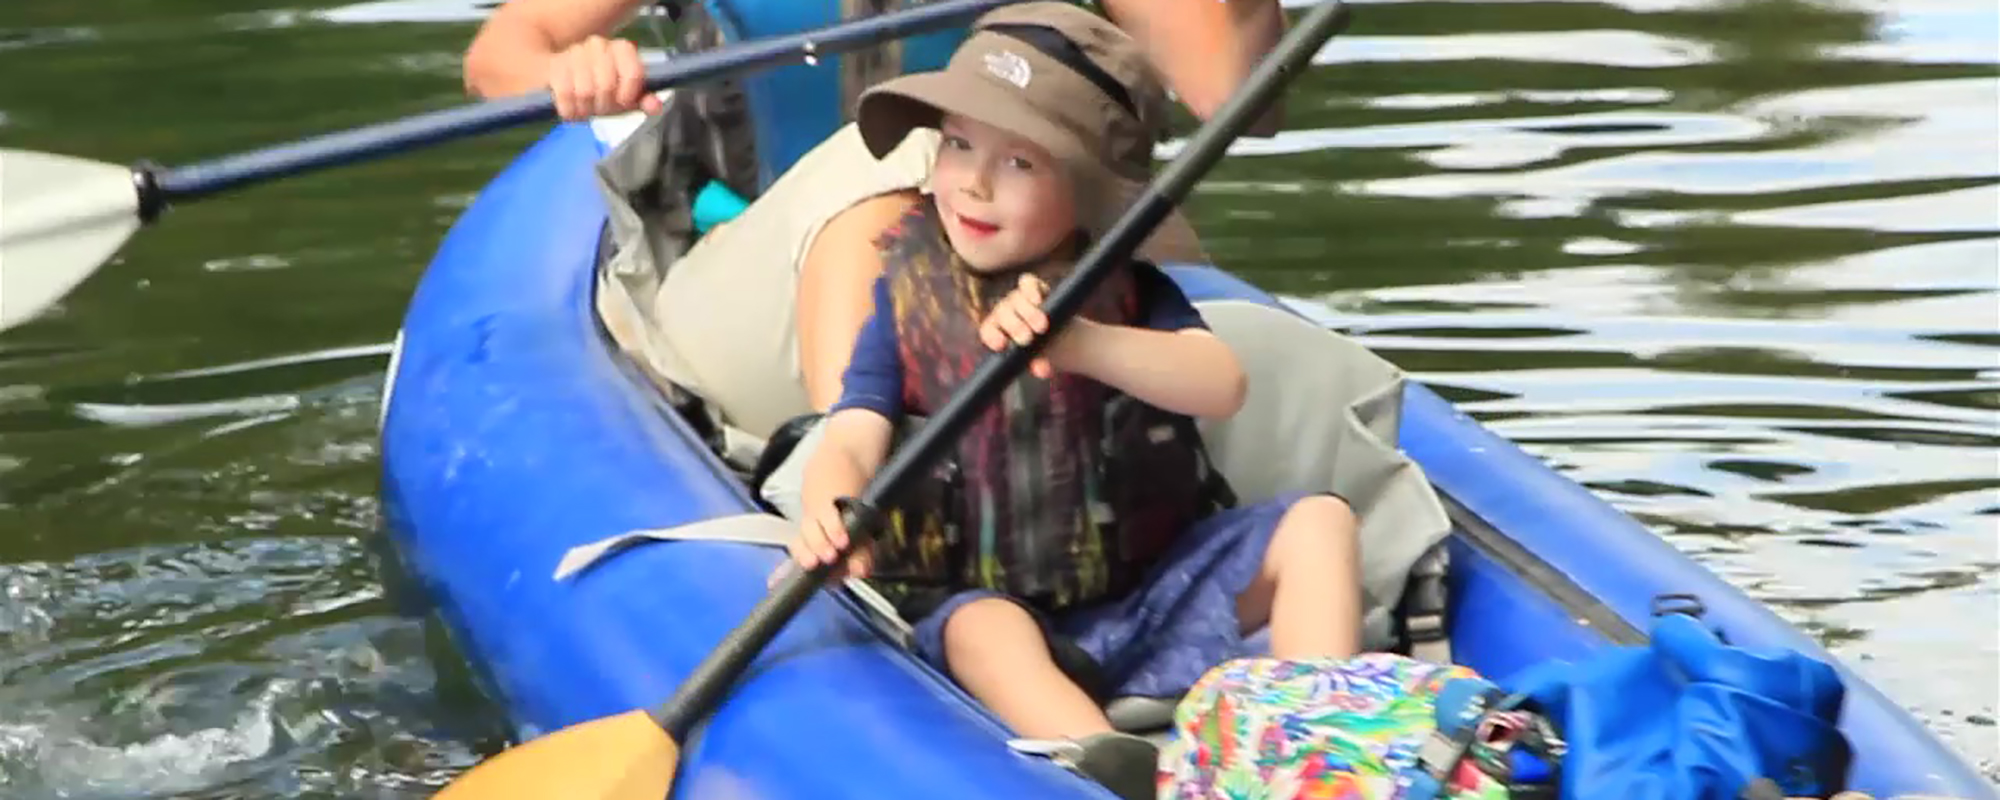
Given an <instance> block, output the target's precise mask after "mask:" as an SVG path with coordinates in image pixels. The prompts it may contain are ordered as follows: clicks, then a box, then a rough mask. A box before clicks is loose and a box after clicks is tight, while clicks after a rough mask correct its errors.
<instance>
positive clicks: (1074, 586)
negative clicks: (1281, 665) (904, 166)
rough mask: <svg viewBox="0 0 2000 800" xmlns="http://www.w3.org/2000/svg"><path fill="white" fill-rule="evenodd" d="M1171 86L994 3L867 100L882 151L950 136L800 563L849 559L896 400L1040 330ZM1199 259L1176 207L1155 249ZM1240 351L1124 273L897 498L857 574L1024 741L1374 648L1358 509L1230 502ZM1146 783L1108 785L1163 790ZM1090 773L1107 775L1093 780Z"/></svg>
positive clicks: (1154, 283) (916, 406)
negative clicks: (1267, 648)
mask: <svg viewBox="0 0 2000 800" xmlns="http://www.w3.org/2000/svg"><path fill="white" fill-rule="evenodd" d="M1164 107H1165V98H1164V92H1163V91H1162V90H1161V89H1160V87H1159V84H1158V82H1157V79H1156V78H1155V77H1154V76H1153V75H1152V74H1151V72H1150V71H1149V68H1148V67H1147V66H1146V64H1145V61H1144V55H1143V53H1141V52H1140V51H1139V49H1138V48H1137V46H1136V45H1135V44H1134V43H1133V41H1132V40H1131V39H1130V38H1128V37H1127V36H1126V35H1125V34H1124V33H1122V32H1120V31H1119V30H1118V29H1117V28H1115V27H1113V26H1112V25H1111V24H1110V23H1108V22H1106V21H1104V20H1102V19H1100V18H1098V17H1096V16H1095V15H1092V14H1090V13H1088V12H1086V11H1083V10H1080V9H1077V8H1075V7H1074V6H1071V5H1069V4H1066V3H1025V4H1018V5H1012V6H1008V7H1005V8H1002V9H1000V10H998V11H994V12H992V13H990V14H988V15H986V16H985V17H983V18H981V20H980V21H979V22H978V23H977V24H976V26H975V27H974V31H973V33H972V35H971V37H970V38H968V39H967V40H966V42H965V43H964V45H962V46H961V47H960V48H959V50H958V51H957V52H956V53H955V54H954V56H953V57H952V60H951V63H950V64H949V65H948V66H947V67H946V68H945V69H943V70H941V71H938V72H932V73H923V74H917V75H909V76H905V77H902V78H897V79H894V80H890V81H887V82H885V83H883V84H881V85H879V86H877V87H875V88H873V89H871V90H869V91H868V92H867V93H865V94H864V95H863V96H862V98H861V101H860V104H859V107H858V109H857V120H858V126H859V128H860V132H861V135H862V137H863V138H864V140H865V141H866V142H867V144H868V147H869V149H870V150H871V151H873V152H874V153H875V154H876V155H877V156H878V157H880V156H881V155H883V154H885V153H887V152H889V151H890V150H891V149H892V148H894V147H895V146H896V145H897V144H898V143H899V142H901V140H902V139H903V137H904V136H905V135H907V134H908V133H909V132H910V131H911V130H912V129H914V128H918V127H932V128H936V129H938V130H939V131H940V133H941V134H942V136H941V140H940V145H939V148H938V152H937V155H936V160H935V163H934V165H933V168H932V174H931V181H930V186H929V190H930V191H929V194H927V195H926V196H925V197H924V198H923V200H922V201H921V202H919V203H918V204H917V205H916V207H915V208H914V209H913V210H912V211H911V212H910V213H909V214H908V215H907V216H906V217H904V219H903V220H902V222H901V224H900V225H898V226H897V227H896V228H894V229H892V230H891V231H889V232H888V233H886V234H885V235H884V236H883V238H882V240H881V242H880V247H881V252H882V261H883V265H884V267H883V268H884V272H883V274H882V276H881V277H880V278H879V279H878V280H877V282H876V285H875V308H874V312H873V316H871V317H870V318H869V320H868V322H867V323H866V324H865V325H864V327H863V329H862V331H861V334H860V336H859V337H858V338H857V340H856V342H855V350H854V356H853V359H852V361H851V362H850V365H849V367H848V370H847V372H846V374H845V377H844V380H843V386H842V396H841V400H840V401H839V402H838V403H837V404H835V405H834V406H833V409H832V410H831V411H830V413H829V416H828V419H827V421H826V423H825V428H826V430H825V434H824V435H825V438H824V439H823V441H822V442H821V443H820V445H819V447H818V448H817V449H816V450H815V451H814V453H813V455H812V456H811V459H810V460H809V461H808V463H807V466H806V468H805V477H804V492H803V497H802V500H803V505H804V510H803V513H802V517H803V521H802V531H801V535H800V537H799V538H798V539H797V540H795V541H794V542H793V543H792V545H791V554H792V557H793V559H794V560H795V561H796V562H797V563H798V564H799V565H800V566H802V567H805V568H811V567H813V566H815V565H817V564H820V563H823V562H828V561H831V560H834V559H836V558H838V557H839V552H840V550H841V549H842V548H844V547H845V546H846V544H847V541H848V540H847V532H846V530H845V529H844V527H843V525H842V523H841V520H840V515H839V513H838V512H837V511H835V510H834V504H833V503H834V499H835V498H837V497H841V496H845V495H855V494H859V493H860V491H861V489H862V488H863V487H864V486H865V484H866V483H867V481H868V479H869V478H870V477H871V476H872V475H873V474H874V472H875V470H876V469H878V468H879V467H880V466H881V464H882V461H883V459H884V457H885V456H886V455H887V453H888V451H889V448H890V446H891V443H892V439H893V438H894V432H895V426H896V424H897V423H898V422H899V421H901V420H902V419H903V417H904V416H905V415H925V414H930V413H934V412H935V411H936V410H937V409H938V408H939V407H940V406H942V405H943V403H944V402H945V401H946V400H947V399H948V398H950V397H951V395H952V394H953V393H954V392H955V391H957V389H958V388H959V386H960V385H961V384H962V383H963V382H964V381H965V380H966V379H967V378H968V377H969V376H970V375H971V373H972V371H973V368H974V367H975V366H976V365H977V364H978V363H979V361H980V360H981V359H982V358H983V357H984V356H986V355H987V353H988V351H993V350H1000V349H1003V348H1004V347H1005V346H1006V344H1007V342H1009V341H1013V342H1018V343H1023V344H1025V343H1027V342H1029V341H1031V340H1032V339H1033V337H1035V336H1038V335H1041V334H1043V333H1045V332H1046V331H1047V330H1048V323H1049V321H1048V319H1047V317H1046V316H1045V315H1044V314H1043V313H1042V311H1041V303H1042V300H1043V297H1044V295H1045V294H1046V293H1047V291H1048V287H1049V286H1050V285H1051V284H1052V283H1054V282H1056V281H1058V280H1060V279H1061V277H1062V276H1063V275H1065V274H1067V273H1068V272H1069V270H1070V269H1072V268H1073V267H1074V266H1075V264H1074V262H1075V260H1076V259H1077V258H1078V257H1079V256H1080V255H1081V254H1082V252H1083V251H1084V249H1085V246H1086V244H1087V243H1088V241H1089V240H1090V238H1091V237H1097V236H1102V235H1104V233H1105V232H1106V231H1107V230H1108V229H1109V227H1110V226H1111V224H1112V223H1113V222H1115V221H1116V220H1117V218H1118V216H1119V215H1120V214H1121V213H1122V212H1123V211H1124V209H1125V208H1126V206H1127V205H1128V204H1129V202H1130V200H1131V199H1132V198H1133V197H1135V196H1136V195H1137V193H1138V191H1139V190H1140V189H1142V188H1143V185H1144V181H1145V179H1146V178H1147V176H1148V174H1149V173H1150V170H1151V166H1152V145H1153V142H1154V141H1155V131H1156V130H1157V127H1156V125H1155V122H1154V121H1155V120H1157V119H1158V116H1157V114H1158V112H1159V110H1160V109H1163V108H1164ZM1140 255H1141V256H1142V257H1144V258H1147V259H1154V260H1188V259H1192V258H1199V251H1198V248H1196V247H1194V239H1193V232H1192V229H1191V228H1189V227H1188V225H1187V223H1186V221H1185V220H1183V219H1181V218H1179V217H1178V216H1177V215H1176V216H1173V217H1170V218H1169V220H1168V221H1167V222H1166V224H1164V225H1163V226H1162V228H1161V230H1160V232H1159V233H1157V234H1155V235H1154V236H1153V237H1152V238H1151V239H1150V240H1149V241H1148V242H1147V244H1146V245H1145V246H1143V247H1142V248H1141V249H1140ZM1244 391H1245V379H1244V375H1243V371H1242V369H1241V367H1240V365H1239V364H1238V363H1237V361H1236V358H1235V355H1234V354H1233V353H1232V352H1231V351H1230V349H1229V348H1228V346H1227V345H1225V344H1224V343H1223V342H1222V341H1221V340H1220V339H1218V338H1216V337H1215V336H1214V335H1213V334H1211V333H1209V332H1208V330H1207V326H1206V324H1205V323H1204V322H1203V321H1202V318H1201V315H1200V314H1199V313H1198V312H1197V311H1196V310H1195V309H1194V307H1193V305H1192V304H1191V303H1189V302H1188V300H1187V298H1186V297H1185V296H1184V295H1183V294H1182V293H1181V292H1180V291H1179V289H1178V288H1177V287H1176V286H1175V285H1174V284H1173V282H1172V281H1171V280H1169V279H1168V278H1167V277H1166V276H1165V275H1164V274H1163V273H1161V272H1160V271H1159V269H1157V268H1156V267H1155V266H1153V265H1152V264H1151V263H1146V262H1145V261H1140V262H1136V263H1131V264H1126V265H1121V266H1120V267H1119V268H1118V270H1117V271H1116V272H1115V273H1114V274H1113V275H1112V276H1110V277H1109V278H1108V279H1107V280H1105V282H1104V283H1103V284H1102V285H1101V287H1100V288H1099V289H1098V290H1097V292H1096V293H1095V295H1094V296H1093V297H1092V298H1091V300H1090V302H1089V303H1087V304H1086V307H1085V310H1084V313H1083V314H1082V315H1080V316H1079V317H1078V318H1077V319H1075V320H1073V321H1072V322H1071V323H1070V324H1069V325H1068V326H1067V327H1066V328H1065V329H1064V330H1063V332H1062V334H1061V335H1060V336H1059V337H1058V338H1056V339H1055V340H1053V341H1051V342H1050V343H1049V344H1048V346H1047V347H1046V348H1045V349H1044V350H1043V351H1042V354H1041V355H1040V357H1038V358H1037V359H1036V360H1035V361H1034V362H1033V363H1032V366H1031V367H1030V375H1027V376H1023V377H1022V378H1020V379H1019V380H1017V381H1016V382H1015V383H1014V384H1012V385H1010V386H1009V387H1008V388H1006V389H1005V390H1003V391H1002V393H1001V395H1000V398H999V400H998V401H997V402H996V404H995V407H992V408H989V409H987V410H986V411H984V412H983V413H982V414H981V416H980V417H979V418H978V419H977V420H975V421H974V422H973V423H972V425H970V426H969V427H968V429H967V433H966V434H965V435H964V437H963V438H962V440H961V442H960V443H959V444H958V446H957V449H956V451H955V454H954V456H953V457H952V458H949V459H946V462H945V463H944V464H943V465H942V466H941V467H939V468H938V469H937V470H936V471H935V472H934V473H933V474H932V475H931V476H930V479H929V480H927V481H925V482H923V484H922V486H921V487H919V488H917V489H915V490H912V491H909V492H906V493H905V496H903V497H901V498H898V499H897V500H896V502H895V505H894V506H892V507H891V508H888V509H885V511H887V512H888V514H887V517H888V524H887V525H886V526H885V530H883V531H882V532H881V533H880V535H878V536H877V538H876V541H875V542H874V544H873V546H872V547H871V548H867V549H862V550H859V551H857V552H855V553H852V554H850V555H849V556H848V558H847V562H846V563H845V564H844V565H843V569H842V571H843V572H844V573H845V574H848V575H855V576H862V577H867V578H870V579H871V580H872V581H874V582H875V583H876V584H877V585H879V586H880V587H881V588H883V589H884V590H885V594H888V595H889V596H890V597H892V598H895V599H896V602H897V604H898V610H899V611H900V612H901V613H902V614H903V615H904V616H905V617H906V618H908V619H910V620H911V621H912V622H913V624H914V626H915V628H916V638H917V649H918V651H919V652H920V654H921V655H922V656H923V657H924V658H925V659H926V660H927V661H929V662H930V663H931V664H933V665H934V666H936V667H937V668H938V669H940V670H943V671H944V672H945V673H946V674H948V675H950V676H951V677H952V679H953V680H955V681H957V682H958V683H959V684H960V685H961V686H963V687H965V689H966V690H967V691H968V692H969V693H971V694H972V695H973V696H974V697H976V698H978V699H979V700H980V701H981V702H982V703H984V704H986V705H987V706H988V707H989V708H991V709H992V710H993V712H994V713H995V714H997V715H998V716H999V717H1000V718H1001V719H1002V720H1004V721H1005V722H1006V723H1008V724H1009V725H1010V726H1012V727H1013V728H1014V729H1016V730H1017V731H1018V732H1020V733H1021V734H1022V735H1024V736H1028V737H1033V738H1072V739H1077V740H1079V741H1080V742H1081V743H1082V744H1083V745H1084V747H1085V749H1086V754H1087V752H1088V749H1089V748H1090V747H1092V746H1094V745H1098V744H1103V743H1106V742H1118V741H1121V738H1122V740H1124V741H1126V743H1127V744H1129V740H1130V739H1131V737H1123V735H1122V734H1114V733H1112V729H1111V725H1110V722H1109V721H1108V720H1107V719H1106V718H1105V715H1104V713H1103V711H1102V710H1101V703H1102V702H1104V701H1106V700H1108V699H1110V698H1112V697H1116V696H1125V695H1151V696H1174V695H1178V694H1179V693H1181V692H1183V691H1185V690H1186V689H1187V687H1188V686H1189V685H1191V684H1192V683H1193V682H1194V680H1195V679H1196V678H1198V677H1200V675H1201V674H1202V672H1203V671H1205V670H1206V669H1208V668H1209V667H1211V666H1213V665H1214V664H1216V663H1219V662H1221V661H1223V660H1226V659H1229V658H1233V657H1236V656H1239V655H1248V654H1249V653H1247V652H1245V650H1244V647H1243V639H1244V637H1245V635H1246V634H1248V633H1250V632H1254V631H1256V630H1257V629H1258V628H1261V627H1263V626H1264V625H1266V624H1269V625H1270V626H1271V634H1272V635H1271V642H1272V651H1273V654H1274V655H1277V656H1279V657H1284V658H1311V657H1342V656H1347V655H1351V654H1353V653H1354V652H1356V651H1357V650H1358V649H1359V646H1360V642H1359V640H1360V632H1359V631H1360V625H1361V610H1360V609H1361V597H1360V575H1359V563H1360V559H1359V555H1358V553H1357V552H1356V541H1357V537H1356V533H1355V528H1356V521H1355V518H1354V515H1353V513H1352V511H1351V510H1349V508H1348V506H1347V504H1346V503H1345V502H1343V501H1342V500H1340V499H1339V498H1337V497H1333V496H1331V495H1324V494H1321V495H1310V496H1288V497H1282V498H1278V499H1275V500H1271V501H1268V502H1265V503H1260V504H1256V505H1252V506H1247V507H1241V508H1235V507H1232V506H1234V500H1233V498H1232V497H1231V496H1230V493H1229V491H1228V487H1227V486H1226V485H1225V484H1224V483H1223V481H1222V479H1221V476H1220V475H1219V474H1217V473H1214V472H1213V471H1211V469H1210V467H1209V463H1208V459H1207V455H1206V453H1205V452H1204V451H1203V449H1202V445H1201V441H1200V436H1199V434H1198V432H1197V429H1196V427H1195V425H1194V422H1193V418H1194V417H1226V416H1228V415H1230V414H1234V413H1235V412H1236V410H1237V409H1238V408H1240V407H1241V405H1242V402H1243V394H1244ZM1144 766H1145V767H1146V769H1145V771H1144V772H1143V774H1140V775H1131V776H1125V777H1121V778H1118V779H1115V780H1108V779H1106V778H1105V777H1104V776H1095V775H1094V777H1099V778H1100V780H1106V782H1107V783H1108V784H1111V785H1112V788H1113V789H1114V790H1116V791H1118V792H1120V793H1121V794H1125V795H1127V796H1149V795H1150V792H1151V779H1152V772H1151V764H1145V765H1144ZM1086 771H1088V770H1086Z"/></svg>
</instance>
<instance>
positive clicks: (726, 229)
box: [599, 124, 938, 440]
mask: <svg viewBox="0 0 2000 800" xmlns="http://www.w3.org/2000/svg"><path fill="white" fill-rule="evenodd" d="M634 138H638V137H637V136H635V137H634ZM937 141H938V140H937V135H936V134H935V133H934V132H929V131H920V132H918V133H917V134H916V135H912V136H911V137H909V138H908V139H907V140H905V141H904V142H903V143H902V144H901V145H900V146H898V147H897V148H895V149H894V150H892V151H891V152H889V154H888V155H886V156H884V157H883V158H882V159H880V160H877V159H876V158H875V157H874V156H873V155H871V154H870V153H869V152H868V149H867V148H866V147H864V146H863V145H862V142H861V137H860V135H859V134H858V133H857V131H856V130H855V127H854V126H853V125H851V124H850V125H846V126H843V127H841V128H840V129H839V130H838V131H835V132H834V134H833V136H831V137H829V138H828V139H827V140H826V141H824V142H822V143H820V145H819V146H818V147H815V148H813V149H812V150H810V151H808V152H807V153H806V154H805V156H803V157H801V158H800V159H799V162H798V163H797V164H795V165H794V166H793V167H792V168H791V169H790V170H788V171H786V172H785V174H784V175H782V176H780V177H779V178H778V180H777V181H776V182H774V183H772V184H771V187H770V188H769V189H768V190H766V191H765V192H764V193H763V194H762V195H760V196H759V197H758V198H757V200H756V202H753V203H751V204H750V206H749V208H747V209H745V210H744V211H743V213H742V214H741V215H739V216H737V217H736V218H735V219H733V220H731V221H729V222H728V223H727V224H725V225H723V226H721V227H719V228H717V229H715V230H714V231H711V232H709V233H708V235H706V236H704V237H703V238H702V239H701V240H700V241H698V242H696V243H695V245H694V247H693V248H691V249H690V250H689V251H688V252H687V254H686V255H685V256H683V257H681V258H680V259H678V260H676V261H674V262H673V263H672V264H669V265H665V267H664V272H665V275H664V278H663V279H661V280H660V281H659V285H658V288H657V290H649V289H648V287H646V286H644V282H643V281H622V282H620V281H613V282H610V283H608V284H600V286H601V287H602V288H604V289H606V291H607V293H611V294H617V293H619V292H618V289H619V288H620V287H624V288H625V289H626V291H625V292H624V294H626V295H627V298H626V299H625V301H624V302H621V301H620V298H617V297H601V298H600V301H599V309H600V312H602V313H604V314H605V315H606V319H607V326H608V327H610V328H611V329H612V332H613V335H614V336H615V337H616V338H617V339H618V341H619V343H620V344H621V345H623V346H624V347H625V349H627V350H628V351H632V352H635V353H643V354H644V358H645V360H646V361H648V362H649V366H650V367H651V369H652V370H654V371H655V372H656V373H657V375H658V376H661V377H665V378H667V379H668V380H671V381H673V382H674V383H676V384H679V385H680V386H682V387H683V388H685V389H687V390H688V391H691V392H693V393H694V394H696V395H697V396H699V397H700V398H702V399H703V400H704V401H706V402H707V403H708V404H709V405H710V406H711V407H712V408H714V409H715V411H716V412H717V413H719V414H720V416H721V418H722V422H724V423H725V424H726V425H728V426H729V427H732V428H736V429H738V431H740V432H741V433H745V434H749V435H750V436H751V437H754V438H756V439H758V440H762V439H764V438H766V437H768V436H770V434H771V432H772V431H773V430H775V429H776V428H777V427H778V426H779V425H781V424H783V423H784V421H785V420H787V419H790V418H792V417H794V416H797V415H799V414H804V413H807V412H809V411H811V410H812V409H811V405H810V403H808V402H807V399H806V392H805V379H804V373H803V371H802V370H801V368H800V364H799V344H798V322H797V319H798V318H797V308H798V306H797V289H798V280H799V270H800V267H801V265H803V264H804V262H805V257H806V253H807V252H809V251H810V250H811V248H812V244H813V240H814V239H815V238H817V237H818V235H819V232H820V231H821V230H822V229H823V228H825V227H826V224H827V222H828V221H830V220H832V219H833V218H834V217H835V216H837V215H839V214H840V213H841V212H842V211H845V210H847V209H848V208H850V207H852V206H854V205H855V204H856V203H859V202H861V201H863V200H867V199H869V198H871V197H875V196H877V195H881V194H886V193H889V192H895V191H901V190H907V189H914V188H919V187H922V186H923V185H924V183H925V181H926V180H928V178H929V177H930V166H931V159H932V156H933V154H934V153H935V152H936V148H937ZM618 271H619V266H618V264H617V263H616V259H615V258H614V263H613V268H612V272H614V273H616V272H618ZM626 302H629V303H630V306H629V307H626V308H620V306H623V305H625V303H626ZM634 314H637V315H640V316H643V317H645V318H647V319H650V320H651V322H652V324H651V325H641V324H635V323H634V322H632V321H630V320H629V317H630V316H632V315H634ZM621 318H622V319H621ZM642 338H649V339H651V341H649V342H648V341H639V339H642Z"/></svg>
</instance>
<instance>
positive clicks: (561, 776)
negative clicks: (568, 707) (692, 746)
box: [436, 709, 681, 800]
mask: <svg viewBox="0 0 2000 800" xmlns="http://www.w3.org/2000/svg"><path fill="white" fill-rule="evenodd" d="M680 757H681V748H680V745H678V744H675V743H674V740H673V739H672V738H671V737H669V736H667V732H666V731H664V730H661V729H660V726H659V725H658V724H657V723H654V722H653V718H652V717H650V716H648V715H647V714H646V712H645V710H644V709H636V710H633V711H627V712H625V713H623V714H619V715H617V716H614V717H604V718H602V719H594V720H591V721H589V722H585V723H582V724H580V725H572V726H570V727H567V728H564V729H562V730H559V731H556V732H555V733H551V734H549V735H547V736H543V737H541V738H538V739H531V740H529V741H526V742H522V743H521V744H520V745H517V746H515V747H512V748H509V749H508V750H505V751H503V752H501V753H500V754H499V755H497V756H494V757H492V758H489V759H487V760H485V761H484V762H481V763H480V764H478V765H477V766H474V767H473V768H472V769H470V770H467V771H466V773H465V774H463V775H460V776H458V779H457V780H454V781H452V782H451V783H450V784H448V785H446V786H445V787H444V790H443V791H441V792H438V793H437V795H436V797H437V798H438V800H501V799H502V798H522V800H530V798H532V800H549V799H550V798H563V799H564V800H663V798H665V797H666V796H667V791H668V790H669V789H672V788H673V785H674V768H675V766H677V765H678V764H679V763H680Z"/></svg>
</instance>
